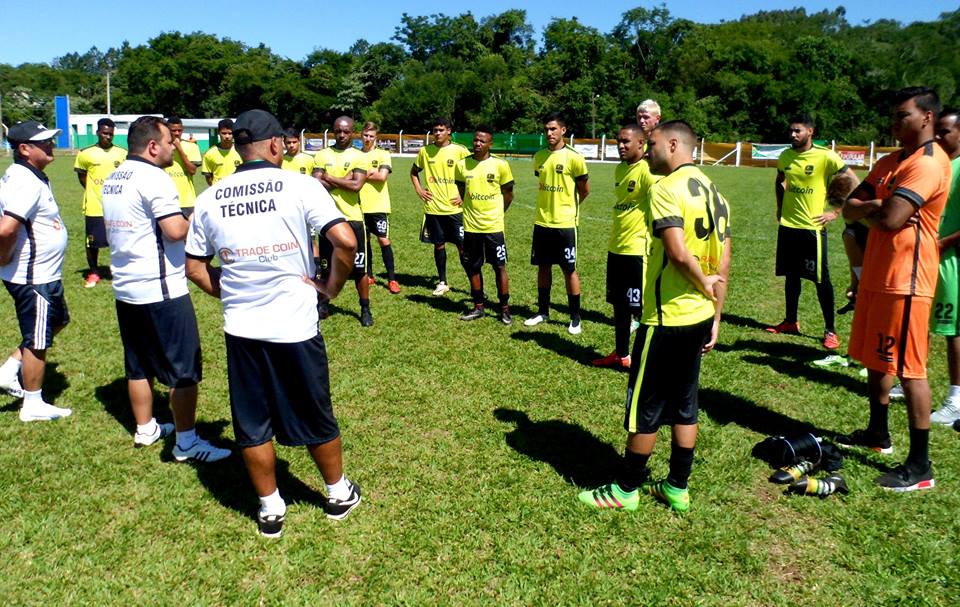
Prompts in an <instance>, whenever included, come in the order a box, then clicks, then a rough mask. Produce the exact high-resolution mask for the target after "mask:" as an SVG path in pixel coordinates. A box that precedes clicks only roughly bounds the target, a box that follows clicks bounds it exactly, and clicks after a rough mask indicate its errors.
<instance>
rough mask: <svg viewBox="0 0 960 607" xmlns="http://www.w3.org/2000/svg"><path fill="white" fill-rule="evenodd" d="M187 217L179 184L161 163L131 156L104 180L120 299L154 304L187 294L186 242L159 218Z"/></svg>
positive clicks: (105, 208)
mask: <svg viewBox="0 0 960 607" xmlns="http://www.w3.org/2000/svg"><path fill="white" fill-rule="evenodd" d="M171 215H182V212H181V210H180V200H179V197H178V195H177V186H176V185H175V184H174V183H173V180H172V179H171V178H170V175H168V174H167V173H166V171H164V170H163V169H161V168H160V167H158V166H156V165H154V164H151V163H150V162H148V161H146V160H143V159H142V158H139V157H136V156H131V157H129V158H127V160H125V161H124V162H123V163H122V164H121V165H120V166H119V167H117V169H116V170H115V171H114V172H113V173H111V174H110V176H109V177H107V178H106V179H105V180H104V182H103V221H104V224H106V228H107V242H108V243H109V244H110V271H111V272H112V273H113V292H114V295H115V296H116V298H117V300H118V301H122V302H125V303H130V304H138V305H139V304H149V303H157V302H160V301H165V300H168V299H174V298H177V297H182V296H184V295H186V294H187V278H186V274H185V273H184V263H185V258H184V253H183V241H182V240H178V241H171V240H167V239H166V238H165V237H164V236H163V232H162V231H161V229H160V226H159V225H158V223H157V222H158V221H159V220H161V219H164V218H166V217H170V216H171Z"/></svg>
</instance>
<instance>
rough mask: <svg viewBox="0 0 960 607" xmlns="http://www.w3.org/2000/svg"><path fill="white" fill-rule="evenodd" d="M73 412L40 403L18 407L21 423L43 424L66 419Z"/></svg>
mask: <svg viewBox="0 0 960 607" xmlns="http://www.w3.org/2000/svg"><path fill="white" fill-rule="evenodd" d="M71 413H73V411H71V410H70V409H63V408H61V407H54V406H53V405H51V404H50V403H45V402H41V403H40V404H30V405H28V404H26V403H24V405H23V406H22V407H20V421H22V422H44V421H50V420H52V419H60V418H61V417H68V416H69V415H70V414H71Z"/></svg>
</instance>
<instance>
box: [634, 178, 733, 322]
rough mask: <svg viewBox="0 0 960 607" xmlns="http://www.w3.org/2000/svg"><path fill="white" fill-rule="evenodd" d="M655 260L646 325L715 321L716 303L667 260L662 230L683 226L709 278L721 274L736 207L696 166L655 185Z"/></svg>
mask: <svg viewBox="0 0 960 607" xmlns="http://www.w3.org/2000/svg"><path fill="white" fill-rule="evenodd" d="M648 223H649V226H650V233H651V235H652V236H653V237H654V238H652V239H651V243H650V256H649V257H648V259H647V262H648V263H647V268H646V272H645V275H644V284H645V285H646V287H645V288H644V290H643V317H642V322H643V323H644V324H646V325H662V326H671V327H676V326H687V325H695V324H697V323H699V322H703V321H704V320H707V319H708V318H712V317H713V315H714V313H715V311H716V309H715V308H714V305H713V301H712V300H711V299H710V298H709V297H707V296H706V295H704V294H703V293H701V292H700V290H699V289H697V287H696V286H695V285H694V284H693V283H691V282H690V281H689V280H687V279H686V277H684V275H683V274H681V273H680V270H678V269H677V268H676V266H674V265H673V264H672V263H670V262H669V260H668V259H667V257H666V253H665V251H664V248H663V241H662V240H660V231H661V230H663V229H665V228H671V227H679V228H683V240H684V243H685V244H686V246H687V250H689V251H690V253H691V254H692V255H694V256H695V257H696V258H697V259H698V260H699V261H700V269H701V270H702V271H703V273H704V274H705V275H707V276H709V275H712V274H716V273H717V272H718V271H719V269H720V263H721V260H722V259H723V248H724V241H726V239H727V237H728V236H729V235H730V208H729V206H728V205H727V201H726V200H725V199H724V198H723V196H721V195H720V193H719V192H718V191H717V187H716V186H715V185H713V183H712V182H711V181H710V179H708V178H707V176H706V175H704V174H703V172H702V171H700V169H698V168H697V167H695V166H694V165H692V164H685V165H683V166H680V167H677V169H676V170H674V171H673V172H672V173H670V174H669V175H667V176H665V177H663V178H661V179H660V181H658V182H657V183H655V184H653V185H652V186H651V187H650V219H649V220H648Z"/></svg>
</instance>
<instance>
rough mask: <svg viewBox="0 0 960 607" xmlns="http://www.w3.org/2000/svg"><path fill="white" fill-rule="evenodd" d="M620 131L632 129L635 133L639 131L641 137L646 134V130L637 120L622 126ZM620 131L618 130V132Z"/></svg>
mask: <svg viewBox="0 0 960 607" xmlns="http://www.w3.org/2000/svg"><path fill="white" fill-rule="evenodd" d="M620 131H632V132H634V133H639V134H640V136H641V137H645V136H646V131H644V130H643V127H642V126H640V125H639V124H637V123H636V122H628V123H626V124H624V125H623V126H621V127H620ZM620 131H617V132H618V133H619V132H620Z"/></svg>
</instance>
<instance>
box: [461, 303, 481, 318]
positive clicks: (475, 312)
mask: <svg viewBox="0 0 960 607" xmlns="http://www.w3.org/2000/svg"><path fill="white" fill-rule="evenodd" d="M484 314H486V312H484V311H483V308H481V307H479V306H478V307H476V308H474V309H472V310H470V311H469V312H467V313H466V314H464V315H463V316H461V317H460V320H478V319H481V318H483V316H484Z"/></svg>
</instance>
